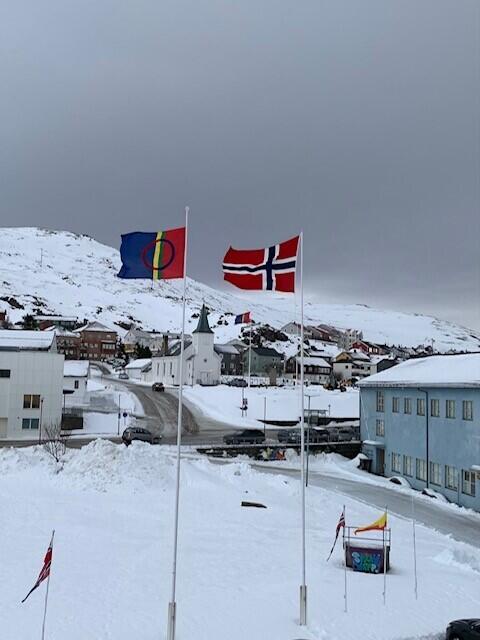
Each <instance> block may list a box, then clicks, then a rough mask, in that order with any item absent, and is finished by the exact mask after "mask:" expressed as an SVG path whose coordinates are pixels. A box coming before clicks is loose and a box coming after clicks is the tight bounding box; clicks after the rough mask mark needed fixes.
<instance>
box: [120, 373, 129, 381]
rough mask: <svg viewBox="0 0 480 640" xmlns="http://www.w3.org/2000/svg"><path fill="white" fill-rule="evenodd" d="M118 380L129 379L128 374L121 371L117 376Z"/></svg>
mask: <svg viewBox="0 0 480 640" xmlns="http://www.w3.org/2000/svg"><path fill="white" fill-rule="evenodd" d="M118 379H119V380H128V379H129V376H128V373H127V372H126V371H121V372H120V373H119V374H118Z"/></svg>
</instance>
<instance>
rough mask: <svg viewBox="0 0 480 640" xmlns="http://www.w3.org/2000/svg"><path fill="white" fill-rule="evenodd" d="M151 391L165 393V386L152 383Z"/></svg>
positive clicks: (160, 383) (161, 383)
mask: <svg viewBox="0 0 480 640" xmlns="http://www.w3.org/2000/svg"><path fill="white" fill-rule="evenodd" d="M152 391H165V385H164V384H163V382H154V383H153V384H152Z"/></svg>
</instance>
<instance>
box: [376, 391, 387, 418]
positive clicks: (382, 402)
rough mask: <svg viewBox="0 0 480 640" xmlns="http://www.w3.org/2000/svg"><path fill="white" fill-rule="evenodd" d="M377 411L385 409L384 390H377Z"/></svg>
mask: <svg viewBox="0 0 480 640" xmlns="http://www.w3.org/2000/svg"><path fill="white" fill-rule="evenodd" d="M377 411H379V412H381V413H383V412H384V411H385V394H384V392H383V391H377Z"/></svg>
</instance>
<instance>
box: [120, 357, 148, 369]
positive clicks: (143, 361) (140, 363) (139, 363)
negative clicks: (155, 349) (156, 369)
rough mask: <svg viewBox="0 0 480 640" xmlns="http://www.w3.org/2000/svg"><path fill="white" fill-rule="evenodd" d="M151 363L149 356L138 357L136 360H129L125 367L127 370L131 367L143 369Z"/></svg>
mask: <svg viewBox="0 0 480 640" xmlns="http://www.w3.org/2000/svg"><path fill="white" fill-rule="evenodd" d="M151 364H152V360H151V358H138V360H132V361H131V362H129V363H128V364H127V366H126V367H125V369H128V370H130V371H131V370H132V369H140V370H141V369H144V368H145V367H148V365H151Z"/></svg>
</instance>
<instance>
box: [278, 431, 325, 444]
mask: <svg viewBox="0 0 480 640" xmlns="http://www.w3.org/2000/svg"><path fill="white" fill-rule="evenodd" d="M328 439H329V438H328V431H327V430H326V429H314V428H313V427H310V428H308V427H307V428H306V429H305V443H307V441H308V442H309V443H310V444H318V443H320V442H328ZM280 442H282V441H280ZM283 442H287V443H289V444H301V443H302V434H301V431H300V429H290V430H289V431H288V435H287V439H286V440H283Z"/></svg>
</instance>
